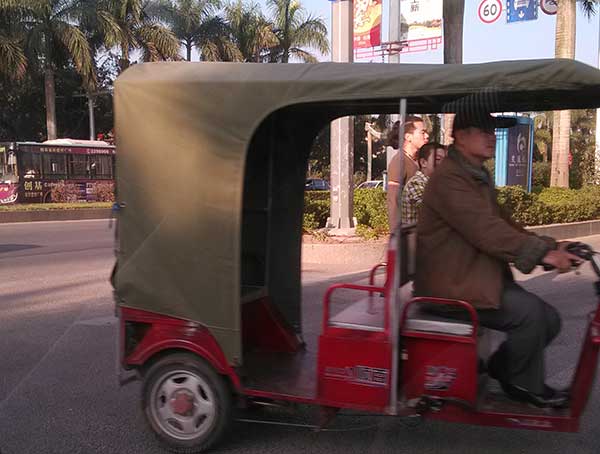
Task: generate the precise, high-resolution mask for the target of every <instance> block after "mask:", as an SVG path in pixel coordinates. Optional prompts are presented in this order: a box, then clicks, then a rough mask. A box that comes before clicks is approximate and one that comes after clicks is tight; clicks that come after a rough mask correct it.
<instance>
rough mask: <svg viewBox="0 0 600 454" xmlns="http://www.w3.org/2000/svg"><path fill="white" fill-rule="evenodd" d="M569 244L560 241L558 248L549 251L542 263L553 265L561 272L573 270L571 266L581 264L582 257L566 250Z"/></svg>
mask: <svg viewBox="0 0 600 454" xmlns="http://www.w3.org/2000/svg"><path fill="white" fill-rule="evenodd" d="M568 244H569V243H559V245H558V249H555V250H553V251H550V252H548V253H547V254H546V255H545V256H544V258H543V259H542V263H543V264H545V265H550V266H553V267H554V268H556V269H557V270H558V272H559V273H565V272H567V271H571V267H572V266H573V265H578V264H580V263H581V259H580V258H579V257H577V256H576V255H574V254H570V253H568V252H567V251H566V250H565V249H566V247H567V245H568Z"/></svg>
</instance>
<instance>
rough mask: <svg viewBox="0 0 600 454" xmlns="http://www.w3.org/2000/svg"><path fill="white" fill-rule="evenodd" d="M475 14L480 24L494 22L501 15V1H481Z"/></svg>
mask: <svg viewBox="0 0 600 454" xmlns="http://www.w3.org/2000/svg"><path fill="white" fill-rule="evenodd" d="M477 13H478V14H479V19H481V22H484V23H486V24H491V23H492V22H496V21H497V20H498V19H500V15H501V14H502V0H483V1H482V2H481V3H480V4H479V9H478V10H477Z"/></svg>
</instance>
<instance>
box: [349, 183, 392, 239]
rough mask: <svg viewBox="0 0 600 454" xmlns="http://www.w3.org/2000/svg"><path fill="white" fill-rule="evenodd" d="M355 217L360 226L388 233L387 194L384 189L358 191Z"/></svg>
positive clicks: (355, 200) (356, 191)
mask: <svg viewBox="0 0 600 454" xmlns="http://www.w3.org/2000/svg"><path fill="white" fill-rule="evenodd" d="M354 216H355V217H356V221H357V222H358V225H365V226H367V227H371V228H373V229H375V230H377V231H380V232H384V231H387V230H388V216H387V205H386V193H385V192H383V189H356V190H355V191H354Z"/></svg>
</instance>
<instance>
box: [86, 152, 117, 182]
mask: <svg viewBox="0 0 600 454" xmlns="http://www.w3.org/2000/svg"><path fill="white" fill-rule="evenodd" d="M89 158H90V161H89V172H90V178H94V179H99V180H105V179H111V178H112V177H113V172H112V170H113V163H112V156H105V155H92V156H89Z"/></svg>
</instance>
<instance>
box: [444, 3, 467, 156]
mask: <svg viewBox="0 0 600 454" xmlns="http://www.w3.org/2000/svg"><path fill="white" fill-rule="evenodd" d="M443 11H444V64H451V63H458V64H460V63H462V60H463V23H464V16H465V0H453V1H445V2H444V9H443ZM453 121H454V115H453V114H445V115H444V138H443V140H444V144H446V145H450V144H451V143H452V142H453V138H452V122H453Z"/></svg>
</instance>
